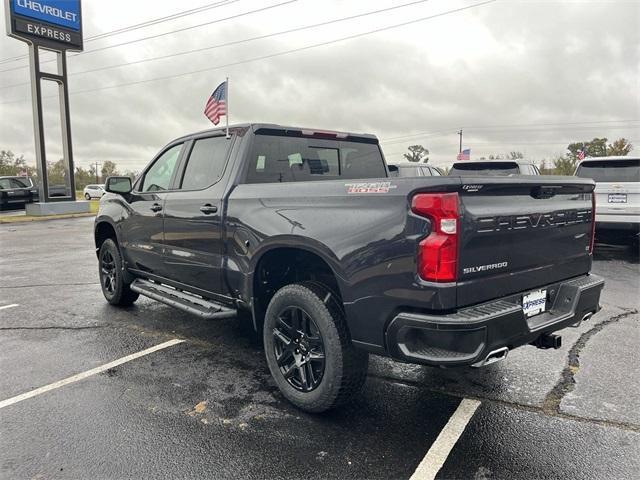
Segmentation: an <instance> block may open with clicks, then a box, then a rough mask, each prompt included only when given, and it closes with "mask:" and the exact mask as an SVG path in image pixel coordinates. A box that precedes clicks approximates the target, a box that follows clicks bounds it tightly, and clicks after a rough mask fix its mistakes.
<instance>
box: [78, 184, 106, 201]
mask: <svg viewBox="0 0 640 480" xmlns="http://www.w3.org/2000/svg"><path fill="white" fill-rule="evenodd" d="M82 193H83V194H84V198H86V199H87V200H91V199H92V198H102V196H103V195H104V184H100V185H87V186H86V187H84V190H83V191H82Z"/></svg>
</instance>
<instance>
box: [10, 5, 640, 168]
mask: <svg viewBox="0 0 640 480" xmlns="http://www.w3.org/2000/svg"><path fill="white" fill-rule="evenodd" d="M218 1H220V0H218ZM479 1H481V0H477V1H474V0H459V1H458V0H455V1H454V0H429V1H424V2H415V0H413V2H412V0H397V1H391V0H369V1H345V0H342V1H340V0H323V1H319V0H315V1H314V0H292V1H291V0H290V1H289V2H288V3H286V4H283V5H280V6H277V7H275V8H272V9H269V10H265V11H262V12H256V13H250V14H246V15H241V16H239V17H237V18H234V19H229V20H225V21H221V22H216V23H211V22H214V21H215V20H218V19H224V18H226V17H230V16H234V15H239V14H243V13H245V12H251V11H252V10H256V9H259V8H264V7H265V6H269V5H277V4H279V3H284V2H287V0H268V1H264V2H261V1H257V0H234V1H228V2H226V4H225V5H223V6H219V7H217V8H210V9H207V10H203V11H200V12H198V13H196V14H193V15H187V16H183V17H182V18H179V19H175V20H171V21H165V22H161V23H158V24H156V25H153V26H150V27H146V28H140V29H136V30H132V31H129V32H126V33H123V34H119V35H111V36H108V37H106V38H103V39H99V40H94V41H88V40H86V39H88V38H89V37H92V36H95V35H98V34H101V33H103V32H110V31H113V30H116V29H119V28H122V27H128V26H130V25H134V24H138V23H141V22H145V21H149V20H153V19H156V18H159V17H164V16H167V15H171V14H175V13H178V12H182V11H185V10H188V9H193V8H197V7H201V6H204V5H208V4H212V3H213V2H212V0H181V1H180V2H176V1H174V0H172V1H159V0H155V1H154V0H145V1H142V0H136V1H132V0H109V1H104V0H84V1H83V2H82V6H83V22H84V35H85V52H84V53H83V54H81V55H74V54H70V55H69V58H68V66H69V72H70V75H71V76H70V78H69V83H70V93H71V98H70V104H71V120H72V132H73V146H74V154H75V161H76V164H77V165H80V166H85V167H86V166H87V165H89V164H90V163H91V162H95V161H99V162H103V161H105V160H113V161H115V162H116V163H117V164H118V165H119V166H120V168H121V169H123V170H124V169H132V170H140V169H141V168H143V167H144V165H145V164H146V163H147V162H148V161H149V160H150V159H151V157H152V156H153V155H154V154H155V153H156V152H157V151H158V150H159V149H160V148H161V147H162V146H163V145H164V144H165V143H167V142H168V141H170V140H171V139H173V138H175V137H178V136H180V135H183V134H185V133H189V132H193V131H197V130H202V129H206V128H209V127H210V126H211V124H210V123H209V121H208V120H207V119H206V117H204V116H203V113H202V110H203V107H204V103H205V101H206V99H207V97H208V96H209V95H210V94H211V91H212V90H213V89H214V88H215V87H216V86H217V85H218V84H219V83H220V82H221V81H223V80H224V78H225V76H229V77H230V112H231V116H230V121H231V123H238V122H253V121H257V122H273V123H280V124H286V125H294V126H305V127H316V128H322V129H335V130H347V131H353V132H367V133H373V134H376V135H377V136H378V137H379V138H380V139H381V140H382V145H383V150H384V152H385V154H386V156H387V159H388V160H389V161H399V160H400V159H401V156H402V155H401V154H402V153H403V152H405V151H406V147H407V146H408V145H412V144H421V145H424V146H425V147H427V148H428V149H429V150H430V151H431V155H430V157H431V162H432V163H435V164H436V165H447V164H450V163H451V162H452V161H453V160H454V159H455V155H456V153H457V152H458V135H457V131H458V129H459V128H462V129H463V131H464V137H463V138H464V140H463V147H464V148H471V154H472V158H477V157H479V156H482V155H489V154H492V153H494V154H495V153H505V152H509V151H512V150H519V151H522V152H524V153H525V155H526V156H527V157H528V158H531V159H533V160H536V161H539V160H541V159H542V158H552V157H554V156H557V155H561V154H563V153H564V152H565V151H566V150H565V149H566V145H567V144H568V143H569V142H572V141H580V140H588V139H591V138H593V137H594V136H599V137H601V136H606V137H608V138H609V139H610V140H613V139H615V138H618V137H620V136H624V137H626V138H627V139H630V140H632V142H634V143H635V144H636V145H637V147H636V149H635V152H636V153H637V152H639V151H640V96H639V92H640V1H637V0H635V1H622V0H616V1H608V2H606V1H571V2H569V1H565V2H562V1H516V0H511V1H508V0H497V1H496V2H494V3H489V4H486V5H481V6H477V7H474V8H470V9H468V10H464V11H459V12H454V13H451V14H446V15H443V16H439V17H436V18H432V19H425V20H422V21H418V22H415V23H413V24H410V25H405V26H400V27H397V28H390V29H386V30H384V31H381V32H378V33H373V34H369V35H362V36H359V37H357V38H352V39H348V40H344V41H340V42H336V43H331V44H328V45H324V46H318V47H314V48H308V49H305V50H301V51H297V52H292V53H288V54H284V55H278V56H271V57H270V58H266V59H259V60H256V58H258V57H264V56H269V55H272V54H278V53H281V52H286V51H288V50H294V49H300V48H302V47H307V46H313V45H317V44H321V43H325V42H331V41H333V40H336V39H340V38H344V37H348V36H353V35H357V34H360V33H365V32H370V31H372V30H376V29H381V28H385V27H391V26H393V25H398V24H402V23H406V22H409V21H412V20H417V19H422V18H425V17H429V16H433V15H436V14H440V13H444V12H447V11H449V10H452V9H457V8H461V7H466V6H471V5H474V4H475V3H478V2H479ZM408 3H414V4H413V5H409V6H406V7H402V8H397V9H394V10H390V11H386V12H383V13H379V14H375V15H370V16H366V17H360V18H357V19H353V20H349V21H342V22H336V23H332V24H330V25H327V26H323V27H319V28H310V29H306V30H302V31H298V32H294V33H289V34H285V35H278V36H272V37H270V38H266V39H261V40H255V41H250V42H244V43H239V44H236V45H233V46H226V47H220V48H214V49H208V50H204V51H200V52H194V53H189V54H185V55H178V56H173V57H170V58H165V59H158V60H151V61H145V62H142V63H135V64H132V65H128V66H120V67H117V68H110V69H105V70H101V71H97V72H91V73H81V72H84V71H86V70H94V69H97V68H102V67H107V66H115V65H119V64H122V63H128V62H138V61H140V60H147V59H153V58H155V57H159V56H163V55H170V54H175V53H182V52H185V51H188V50H194V49H203V48H205V47H211V46H216V45H220V44H223V43H228V42H233V41H237V40H244V39H248V38H251V37H256V36H260V35H266V34H271V33H276V32H281V31H283V30H289V29H292V28H296V27H300V26H307V25H313V24H316V23H321V22H325V21H331V20H335V19H341V18H344V17H348V16H352V15H357V14H361V13H365V12H370V11H374V10H379V9H385V8H388V7H392V6H399V5H406V4H408ZM4 15H5V13H4V12H2V16H3V18H2V22H3V24H4V21H5V19H4ZM205 22H209V24H208V25H203V26H199V27H195V28H191V29H189V30H186V31H182V32H178V33H171V34H167V35H163V36H159V37H157V38H153V39H147V40H142V41H137V42H133V43H129V44H128V45H126V46H119V47H115V48H108V49H104V50H100V51H96V52H94V53H91V51H92V50H96V49H99V48H103V47H106V46H110V45H115V44H120V43H123V42H130V41H133V40H137V39H141V38H143V37H148V36H152V35H159V34H163V33H166V32H171V31H173V30H177V29H181V28H185V27H189V26H195V25H198V24H203V23H205ZM25 53H27V47H26V44H24V43H22V42H20V41H18V40H15V39H12V38H9V37H6V36H3V37H2V38H1V39H0V70H10V71H6V72H0V149H10V150H12V151H14V152H15V153H18V154H24V156H25V158H27V160H28V161H29V162H30V163H35V160H34V159H35V153H34V142H33V123H32V113H31V103H30V88H29V86H28V83H27V82H28V81H29V76H28V69H27V68H19V67H22V66H24V65H26V61H25V60H18V61H10V62H5V63H1V61H2V60H4V59H8V58H11V57H15V56H19V55H23V54H25ZM245 61H246V62H245ZM236 62H244V63H240V64H237V65H229V64H232V63H236ZM49 65H51V64H49ZM225 65H229V66H225ZM43 66H44V65H43ZM216 67H219V68H216ZM205 69H207V71H203V70H205ZM193 71H199V72H197V73H189V72H193ZM177 75H180V76H177ZM171 76H173V78H169V79H161V80H153V79H156V78H158V77H171ZM146 80H150V81H148V82H146ZM132 82H144V83H137V84H134V85H128V86H127V85H123V86H118V85H121V84H125V83H132ZM25 83H26V84H25ZM105 87H112V88H105ZM55 93H56V90H55V89H53V88H51V87H49V88H46V89H45V95H47V96H49V97H50V96H51V95H53V94H55ZM55 101H56V100H55V99H54V98H48V99H47V100H46V108H47V112H48V113H47V119H46V120H47V125H49V128H48V131H49V130H55V128H54V127H55V125H56V123H55V119H56V115H57V111H56V104H55ZM410 135H412V136H411V137H409V136H410ZM49 137H50V142H49V143H50V145H49V146H48V155H49V159H50V160H51V159H54V160H56V159H58V158H60V156H61V149H60V148H59V140H58V139H59V134H58V137H57V138H55V136H54V135H50V136H49ZM397 137H401V138H397Z"/></svg>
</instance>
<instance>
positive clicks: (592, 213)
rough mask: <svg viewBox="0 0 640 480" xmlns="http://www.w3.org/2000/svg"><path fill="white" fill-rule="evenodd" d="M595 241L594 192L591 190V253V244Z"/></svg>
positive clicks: (591, 245)
mask: <svg viewBox="0 0 640 480" xmlns="http://www.w3.org/2000/svg"><path fill="white" fill-rule="evenodd" d="M595 241H596V192H595V190H594V191H593V192H591V241H590V242H589V253H593V244H594V243H595Z"/></svg>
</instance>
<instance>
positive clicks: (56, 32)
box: [5, 0, 82, 51]
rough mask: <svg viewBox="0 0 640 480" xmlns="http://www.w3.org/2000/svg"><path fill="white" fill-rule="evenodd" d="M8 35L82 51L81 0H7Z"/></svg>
mask: <svg viewBox="0 0 640 480" xmlns="http://www.w3.org/2000/svg"><path fill="white" fill-rule="evenodd" d="M5 3H6V4H7V6H8V9H6V10H8V11H9V15H7V34H8V35H10V36H12V37H15V38H19V39H21V40H25V41H27V42H29V43H35V44H38V45H41V46H43V47H45V48H51V49H54V50H76V51H77V50H82V11H81V6H80V0H5Z"/></svg>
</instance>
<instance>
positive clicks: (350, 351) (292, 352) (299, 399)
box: [263, 282, 369, 412]
mask: <svg viewBox="0 0 640 480" xmlns="http://www.w3.org/2000/svg"><path fill="white" fill-rule="evenodd" d="M263 337H264V347H265V353H266V357H267V364H268V365H269V370H270V371H271V375H272V376H273V378H274V380H275V382H276V384H277V385H278V388H279V389H280V391H281V392H282V394H283V395H284V396H285V397H286V398H287V399H288V400H289V401H290V402H291V403H293V404H294V405H295V406H297V407H299V408H301V409H303V410H306V411H308V412H323V411H325V410H329V409H331V408H334V407H337V406H339V405H342V404H344V403H346V402H348V401H349V400H351V398H353V396H354V395H356V394H357V393H358V392H359V391H360V389H361V388H362V385H363V384H364V381H365V379H366V375H367V366H368V358H369V357H368V354H367V353H366V352H364V351H361V350H358V349H356V348H354V347H353V345H352V344H351V339H350V336H349V332H348V330H347V326H346V322H345V319H344V313H343V312H342V308H341V306H340V304H339V303H338V301H337V300H336V298H335V295H334V294H333V293H332V292H331V291H330V290H329V289H327V288H326V287H324V286H323V285H321V284H318V283H316V282H304V283H300V284H292V285H287V286H285V287H282V288H281V289H280V290H278V292H276V294H275V295H274V296H273V298H272V299H271V302H270V303H269V307H268V308H267V312H266V315H265V324H264V331H263Z"/></svg>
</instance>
